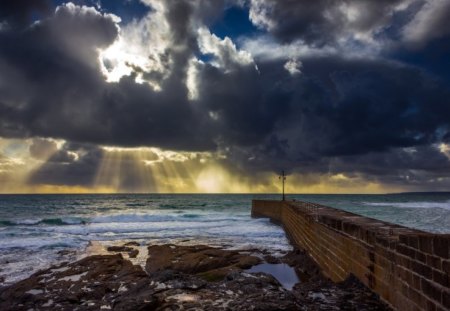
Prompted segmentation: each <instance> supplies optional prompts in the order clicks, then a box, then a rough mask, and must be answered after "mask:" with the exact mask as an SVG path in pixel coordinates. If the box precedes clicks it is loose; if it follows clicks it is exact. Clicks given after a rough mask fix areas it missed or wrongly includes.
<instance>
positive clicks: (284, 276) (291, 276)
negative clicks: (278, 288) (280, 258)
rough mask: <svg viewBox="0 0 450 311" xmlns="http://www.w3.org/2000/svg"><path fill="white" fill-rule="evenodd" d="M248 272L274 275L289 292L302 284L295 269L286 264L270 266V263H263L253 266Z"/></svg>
mask: <svg viewBox="0 0 450 311" xmlns="http://www.w3.org/2000/svg"><path fill="white" fill-rule="evenodd" d="M246 272H252V273H256V272H264V273H268V274H271V275H273V277H275V278H276V279H277V280H278V282H280V283H281V285H283V287H284V288H286V289H287V290H292V288H293V287H294V285H295V284H297V283H298V282H300V279H299V278H298V276H297V274H296V273H295V270H294V268H292V267H290V266H289V265H287V264H285V263H280V264H270V263H262V264H259V265H256V266H253V267H252V268H251V269H248V270H246Z"/></svg>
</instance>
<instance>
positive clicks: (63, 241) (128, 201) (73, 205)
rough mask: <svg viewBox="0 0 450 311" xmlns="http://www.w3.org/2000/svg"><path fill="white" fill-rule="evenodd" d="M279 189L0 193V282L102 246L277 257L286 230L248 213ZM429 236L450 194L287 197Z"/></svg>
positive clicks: (446, 220) (446, 213) (448, 227)
mask: <svg viewBox="0 0 450 311" xmlns="http://www.w3.org/2000/svg"><path fill="white" fill-rule="evenodd" d="M280 198H281V197H280V195H278V194H267V195H252V194H90V195H81V194H78V195H62V194H61V195H0V286H5V285H8V284H11V283H14V282H17V281H19V280H21V279H23V278H26V277H28V276H29V275H31V274H32V273H34V272H36V271H38V270H40V269H44V268H47V267H49V266H50V265H53V264H56V263H60V262H63V261H72V260H75V259H77V258H80V256H81V257H82V256H83V254H86V249H87V248H88V247H89V246H90V245H93V243H96V244H100V245H103V246H107V245H117V244H119V245H120V243H123V242H128V241H136V242H138V243H140V244H141V245H143V246H145V245H147V244H149V243H150V244H165V243H173V244H178V245H194V244H206V245H210V246H216V247H222V248H227V249H237V250H260V251H265V252H268V253H271V254H272V255H274V256H281V255H282V254H284V253H286V252H288V251H289V250H291V249H292V247H291V245H290V244H289V241H288V240H287V238H286V236H285V234H284V231H283V230H282V228H280V227H279V226H277V225H275V224H273V223H271V222H270V221H269V220H268V219H262V218H259V219H254V218H251V201H252V199H280ZM287 199H288V200H291V199H295V200H299V201H307V202H315V203H319V204H323V205H326V206H331V207H335V208H339V209H343V210H346V211H350V212H353V213H357V214H360V215H364V216H367V217H371V218H375V219H380V220H384V221H388V222H392V223H396V224H400V225H404V226H407V227H411V228H417V229H421V230H424V231H429V232H435V233H450V193H405V194H386V195H331V194H330V195H287Z"/></svg>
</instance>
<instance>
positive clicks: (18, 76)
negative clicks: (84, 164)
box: [0, 2, 213, 149]
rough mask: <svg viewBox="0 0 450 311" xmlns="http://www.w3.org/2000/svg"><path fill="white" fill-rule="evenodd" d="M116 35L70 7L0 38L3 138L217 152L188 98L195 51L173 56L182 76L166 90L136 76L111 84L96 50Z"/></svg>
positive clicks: (102, 19)
mask: <svg viewBox="0 0 450 311" xmlns="http://www.w3.org/2000/svg"><path fill="white" fill-rule="evenodd" d="M174 3H175V2H174ZM175 11H176V10H175ZM180 14H182V13H179V14H178V15H180ZM178 15H177V16H178ZM178 17H179V16H178ZM175 22H176V23H181V24H180V26H177V27H174V30H177V31H179V32H180V33H179V34H177V33H175V35H174V40H175V39H177V40H178V42H180V40H181V38H183V36H185V35H186V34H183V32H184V31H185V30H184V27H186V26H187V25H186V22H187V21H186V20H183V19H182V18H179V19H176V20H175V19H174V23H175ZM117 31H118V30H117V26H116V25H115V23H114V20H113V18H112V17H110V16H107V15H101V14H99V13H98V12H96V11H95V10H94V9H92V8H86V7H84V8H80V7H75V6H73V5H69V6H65V7H60V8H59V9H58V10H57V12H56V14H55V16H54V17H53V18H50V19H48V20H46V21H42V22H40V23H39V24H37V25H34V26H32V27H29V28H28V29H27V30H26V31H24V32H13V31H4V32H0V68H1V72H2V78H3V79H1V80H0V91H1V92H0V111H1V112H2V113H1V116H0V118H1V120H0V133H1V134H2V135H3V136H7V137H24V136H25V137H26V136H43V137H58V138H64V139H69V140H73V141H87V142H94V143H102V144H116V145H132V146H136V145H143V144H147V145H148V144H150V145H157V146H161V147H166V148H171V149H180V148H181V149H189V148H190V149H205V148H207V149H210V148H212V147H213V142H212V140H211V138H210V137H206V138H205V136H207V135H198V133H199V132H200V129H201V126H202V123H203V121H202V118H201V116H198V112H196V111H195V109H194V107H192V106H191V105H190V103H188V100H187V89H186V86H185V83H184V79H185V71H183V69H185V68H186V65H187V61H188V57H189V55H190V54H189V53H191V52H190V51H191V50H189V49H188V51H187V52H183V51H182V52H178V51H176V52H173V53H172V55H171V57H172V58H173V60H174V66H176V70H174V71H173V73H172V75H171V76H170V77H169V78H168V79H167V80H166V81H165V82H164V83H163V85H162V89H163V90H164V91H162V92H155V91H153V90H152V89H151V88H150V87H149V86H148V85H141V84H137V83H135V82H134V77H133V76H132V77H128V78H124V79H122V80H121V81H120V82H119V83H118V84H109V83H106V82H105V79H104V77H103V76H102V75H101V73H100V70H99V66H98V60H97V58H98V52H97V49H98V48H102V47H106V46H108V45H109V44H111V43H112V42H113V41H114V39H115V38H116V37H117V34H118V32H117ZM184 40H185V42H186V41H189V42H190V41H192V40H193V39H192V38H187V39H186V38H184ZM180 43H181V44H182V43H183V42H180ZM6 77H7V79H6Z"/></svg>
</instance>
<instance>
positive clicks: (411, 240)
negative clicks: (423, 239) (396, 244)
mask: <svg viewBox="0 0 450 311" xmlns="http://www.w3.org/2000/svg"><path fill="white" fill-rule="evenodd" d="M407 244H408V246H410V247H413V248H417V249H418V248H419V239H418V237H417V236H414V235H410V236H408V243H407Z"/></svg>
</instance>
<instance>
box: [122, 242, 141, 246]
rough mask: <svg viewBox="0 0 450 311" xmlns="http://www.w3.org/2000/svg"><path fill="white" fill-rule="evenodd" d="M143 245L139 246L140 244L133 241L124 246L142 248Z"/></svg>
mask: <svg viewBox="0 0 450 311" xmlns="http://www.w3.org/2000/svg"><path fill="white" fill-rule="evenodd" d="M140 245H141V244H139V243H138V242H135V241H131V242H128V243H125V244H124V245H123V246H140Z"/></svg>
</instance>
